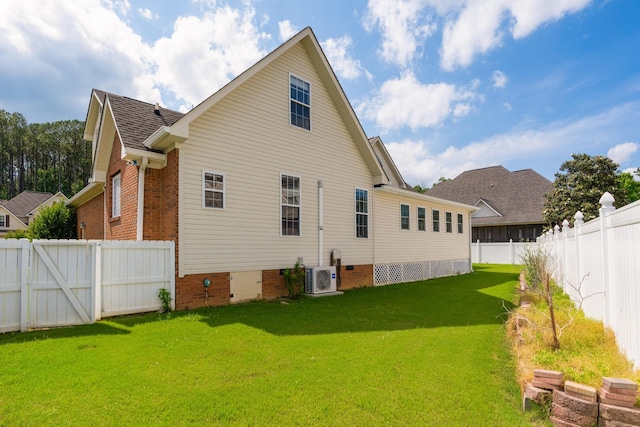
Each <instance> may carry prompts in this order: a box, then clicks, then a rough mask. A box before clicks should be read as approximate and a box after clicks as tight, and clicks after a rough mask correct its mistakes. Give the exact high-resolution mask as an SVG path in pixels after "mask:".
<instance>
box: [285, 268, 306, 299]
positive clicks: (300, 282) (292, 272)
mask: <svg viewBox="0 0 640 427" xmlns="http://www.w3.org/2000/svg"><path fill="white" fill-rule="evenodd" d="M304 274H305V271H304V268H302V266H301V265H300V263H299V262H296V263H295V265H294V266H293V269H289V268H287V269H286V270H285V271H284V281H285V283H286V285H287V291H288V292H289V297H293V296H295V295H299V294H301V293H302V292H303V291H304Z"/></svg>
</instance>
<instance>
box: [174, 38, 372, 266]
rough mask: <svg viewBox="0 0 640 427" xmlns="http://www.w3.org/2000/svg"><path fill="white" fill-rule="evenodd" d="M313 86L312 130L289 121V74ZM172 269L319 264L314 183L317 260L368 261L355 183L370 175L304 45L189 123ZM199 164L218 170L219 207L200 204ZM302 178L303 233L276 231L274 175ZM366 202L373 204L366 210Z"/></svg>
mask: <svg viewBox="0 0 640 427" xmlns="http://www.w3.org/2000/svg"><path fill="white" fill-rule="evenodd" d="M290 73H291V74H293V75H295V76H297V77H299V78H301V79H304V80H305V81H308V82H309V83H311V121H312V126H311V128H312V130H311V131H308V130H305V129H301V128H298V127H296V126H293V125H291V124H290V118H289V99H290V98H289V75H290ZM180 156H181V165H182V167H183V170H182V171H181V172H182V179H183V181H182V183H181V193H180V203H181V204H182V209H181V217H180V221H181V236H180V257H181V263H180V265H181V267H182V268H181V270H183V271H180V274H181V275H183V274H193V273H204V272H218V271H220V272H224V271H249V270H256V269H275V268H284V267H288V266H292V265H293V263H294V262H295V261H296V260H297V258H298V257H303V259H304V263H305V264H306V265H307V266H315V265H317V264H318V181H319V180H321V181H323V184H324V250H323V258H324V264H325V265H328V263H329V255H330V251H331V249H332V248H338V249H340V250H341V252H342V263H343V265H346V264H371V263H372V262H373V239H371V238H369V239H356V237H355V201H354V188H355V187H358V188H363V189H367V190H368V191H369V194H370V197H371V194H372V191H373V188H372V187H373V179H372V176H371V172H370V171H369V169H368V168H367V165H366V164H365V162H364V160H363V159H362V157H361V154H360V152H359V150H358V148H357V146H356V144H355V142H354V141H353V140H352V139H351V136H350V134H349V132H348V130H347V128H346V126H345V124H344V123H343V121H342V119H341V117H340V116H339V114H338V113H337V110H336V108H335V106H334V105H333V103H332V101H331V99H330V97H329V95H328V93H327V91H326V89H325V87H324V84H323V82H322V81H321V80H320V78H319V77H318V74H317V73H316V72H315V70H314V69H313V67H312V65H311V63H310V61H309V59H308V57H307V55H306V52H305V50H304V49H303V48H302V46H300V45H297V46H294V47H293V48H291V49H290V50H288V51H287V52H285V53H284V54H283V55H282V56H281V57H279V58H278V59H277V60H276V61H274V62H273V63H271V64H269V65H268V66H267V67H265V68H264V69H263V70H261V71H260V72H259V73H258V74H256V75H255V76H253V77H252V78H250V79H249V80H247V81H246V82H245V83H244V84H242V85H241V86H239V87H238V88H236V89H235V90H234V91H233V92H231V93H230V94H229V95H228V96H226V97H225V98H224V99H222V100H221V101H220V102H218V103H217V104H215V105H214V106H213V107H212V108H211V109H210V110H209V111H207V112H205V113H204V114H202V115H201V116H200V117H199V118H197V119H196V120H194V121H193V122H192V123H191V127H190V129H189V139H188V140H187V141H186V142H185V143H184V144H183V145H182V147H181V149H180ZM202 170H215V171H218V172H221V173H224V174H225V197H226V199H225V202H226V206H225V209H224V210H215V209H203V208H202ZM281 174H287V175H293V176H297V177H300V183H301V202H300V204H301V213H300V218H301V235H300V236H299V237H297V236H281V235H280V175H281ZM372 207H373V204H372V203H371V208H370V209H372Z"/></svg>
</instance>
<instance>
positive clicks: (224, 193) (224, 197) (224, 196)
mask: <svg viewBox="0 0 640 427" xmlns="http://www.w3.org/2000/svg"><path fill="white" fill-rule="evenodd" d="M208 173H209V174H214V175H220V176H222V191H220V190H214V189H205V187H204V176H205V174H208ZM200 185H201V187H202V208H203V209H214V210H217V211H224V210H226V209H227V176H226V175H225V174H224V173H223V172H218V171H214V170H205V169H203V170H202V179H201V181H200ZM207 191H213V192H214V193H222V208H216V207H214V206H206V205H205V193H206V192H207Z"/></svg>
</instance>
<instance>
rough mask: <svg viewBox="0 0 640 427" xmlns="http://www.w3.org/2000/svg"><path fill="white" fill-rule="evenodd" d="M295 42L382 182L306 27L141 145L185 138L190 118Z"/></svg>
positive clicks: (154, 145)
mask: <svg viewBox="0 0 640 427" xmlns="http://www.w3.org/2000/svg"><path fill="white" fill-rule="evenodd" d="M297 45H300V46H302V47H303V48H304V51H305V52H306V54H307V55H308V57H309V59H310V61H311V63H312V64H313V67H314V69H315V70H316V72H317V73H318V75H319V77H320V79H321V81H322V82H323V84H324V86H325V89H326V90H327V92H328V93H329V96H330V98H331V100H332V102H333V105H334V106H335V108H336V110H337V111H338V114H339V115H340V116H341V118H342V119H343V120H344V123H345V125H346V128H347V130H348V132H349V134H350V135H351V138H352V139H353V140H354V141H355V143H356V145H357V147H358V150H359V151H360V154H361V155H362V158H363V159H364V161H365V163H366V164H367V167H368V168H369V170H370V171H371V173H372V176H373V178H374V183H376V184H383V183H386V182H385V179H384V172H383V170H382V168H381V166H380V164H379V163H378V161H377V159H376V155H375V153H374V151H373V149H372V147H371V145H370V144H369V140H368V138H367V136H366V134H365V132H364V130H363V129H362V126H361V125H360V122H359V121H358V119H357V117H356V115H355V112H354V111H353V108H352V107H351V104H350V103H349V101H348V100H347V97H346V95H345V94H344V91H343V90H342V87H341V86H340V83H339V82H338V80H337V78H336V76H335V74H334V72H333V70H332V69H331V66H330V65H329V62H328V61H327V59H326V57H325V55H324V53H323V52H322V49H321V47H320V44H319V43H318V40H317V39H316V37H315V35H314V34H313V31H312V30H311V28H309V27H307V28H305V29H304V30H302V31H300V32H299V33H298V34H296V35H295V36H293V37H292V38H291V39H289V40H288V41H286V42H285V43H283V44H282V45H280V46H279V47H278V48H277V49H275V50H274V51H272V52H271V53H269V54H268V55H267V56H265V57H264V58H262V59H261V60H260V61H258V62H257V63H256V64H254V65H253V66H252V67H250V68H249V69H247V70H246V71H244V72H243V73H242V74H240V75H239V76H238V77H236V78H235V79H233V80H232V81H231V82H229V83H228V84H227V85H225V86H224V87H222V88H221V89H220V90H219V91H217V92H216V93H214V94H213V95H211V96H210V97H209V98H207V99H205V100H204V101H203V102H201V103H200V104H199V105H197V106H196V107H195V108H193V109H192V110H191V111H189V112H188V113H187V114H185V115H184V116H183V117H182V118H180V119H179V120H178V121H176V122H175V123H173V124H172V125H171V126H166V127H161V128H158V130H157V131H156V132H155V133H154V134H153V135H151V136H150V137H149V138H148V139H147V140H146V141H145V142H144V146H145V147H147V148H153V149H158V150H167V149H170V148H171V146H172V145H174V144H176V143H181V142H183V141H185V140H186V139H187V138H188V137H189V125H190V124H191V123H192V122H193V121H194V120H196V119H197V118H199V117H200V116H201V115H203V114H205V113H206V112H207V111H209V110H210V109H211V108H212V107H213V106H215V105H216V104H218V103H220V102H221V101H222V100H223V99H224V98H225V97H226V96H228V95H229V94H230V93H232V92H233V91H234V90H235V89H237V88H238V87H239V86H241V85H242V84H244V83H245V82H246V81H248V80H249V79H250V78H252V77H253V76H255V75H256V74H258V73H259V72H260V71H262V70H263V69H264V68H265V67H267V66H268V65H269V64H271V63H273V62H274V61H276V60H277V59H278V58H280V57H281V56H282V55H283V54H284V53H285V52H288V51H289V50H291V49H292V48H293V47H294V46H297Z"/></svg>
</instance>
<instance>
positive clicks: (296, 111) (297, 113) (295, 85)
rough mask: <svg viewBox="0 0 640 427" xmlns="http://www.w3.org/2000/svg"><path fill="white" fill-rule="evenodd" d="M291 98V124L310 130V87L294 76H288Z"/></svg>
mask: <svg viewBox="0 0 640 427" xmlns="http://www.w3.org/2000/svg"><path fill="white" fill-rule="evenodd" d="M289 87H290V97H291V124H292V125H294V126H298V127H301V128H303V129H307V130H311V85H310V84H309V83H308V82H305V81H304V80H302V79H299V78H297V77H295V76H291V75H290V76H289Z"/></svg>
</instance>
